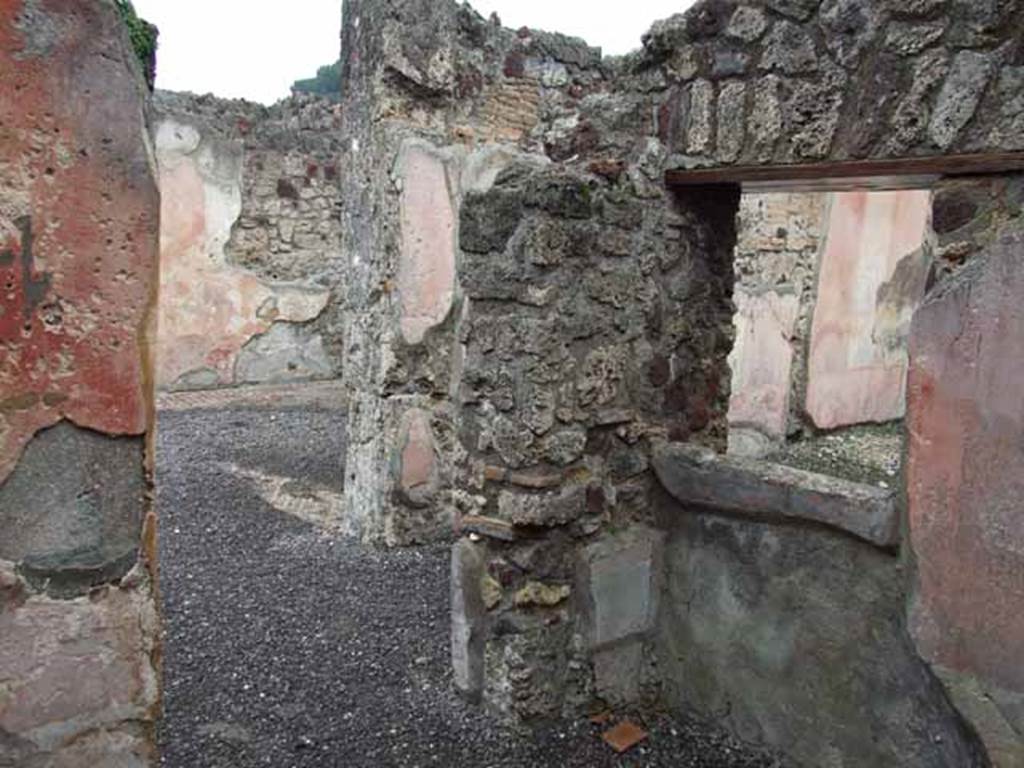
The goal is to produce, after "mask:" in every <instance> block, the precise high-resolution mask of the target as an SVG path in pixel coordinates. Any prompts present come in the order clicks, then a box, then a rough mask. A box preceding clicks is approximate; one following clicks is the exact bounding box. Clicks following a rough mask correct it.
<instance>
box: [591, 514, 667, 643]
mask: <svg viewBox="0 0 1024 768" xmlns="http://www.w3.org/2000/svg"><path fill="white" fill-rule="evenodd" d="M663 538H664V537H663V534H661V533H660V532H658V531H654V530H651V529H649V528H644V527H636V528H633V529H630V530H628V531H626V532H625V533H621V534H618V535H615V536H608V537H606V538H604V539H602V540H601V541H598V542H596V543H594V544H591V545H590V546H588V547H587V548H586V549H585V550H584V551H583V553H582V555H581V559H580V563H579V566H578V579H579V583H580V594H581V595H583V601H584V603H583V611H584V617H585V626H586V631H587V638H588V641H589V643H590V646H591V647H592V648H604V647H606V646H609V645H612V644H614V643H617V642H619V641H621V640H626V639H627V638H633V637H638V636H641V635H643V634H644V633H646V632H648V631H650V630H651V629H652V628H653V627H654V621H655V618H656V617H657V614H658V603H659V598H660V589H661V583H662V582H661V565H662V546H663Z"/></svg>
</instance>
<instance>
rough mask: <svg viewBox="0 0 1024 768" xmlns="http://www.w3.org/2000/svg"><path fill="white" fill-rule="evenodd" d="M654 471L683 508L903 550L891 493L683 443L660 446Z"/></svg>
mask: <svg viewBox="0 0 1024 768" xmlns="http://www.w3.org/2000/svg"><path fill="white" fill-rule="evenodd" d="M652 465H653V466H654V471H655V474H656V475H657V477H658V480H660V481H661V483H662V485H663V486H664V487H665V488H666V490H668V492H669V493H670V494H672V496H673V497H675V498H676V499H677V500H679V501H681V502H682V503H683V504H691V505H696V506H699V507H703V508H706V509H715V510H725V511H729V512H733V513H740V514H746V515H750V516H754V517H760V518H768V519H775V520H779V521H795V520H804V521H808V522H814V523H821V524H824V525H828V526H831V527H833V528H837V529H839V530H842V531H846V532H847V533H851V534H853V535H854V536H857V537H858V538H861V539H864V540H865V541H868V542H870V543H872V544H875V545H877V546H880V547H895V546H896V545H898V544H899V514H898V509H897V504H896V496H895V494H894V493H893V492H892V491H891V490H886V489H882V488H876V487H875V486H872V485H864V484H861V483H854V482H850V481H848V480H841V479H838V478H833V477H827V476H825V475H817V474H814V473H812V472H805V471H803V470H799V469H792V468H790V467H784V466H781V465H778V464H770V463H766V462H759V461H753V460H748V459H732V458H728V459H727V458H723V457H719V456H716V455H715V454H714V452H712V451H709V450H707V449H706V448H699V447H696V446H691V445H685V444H681V443H669V444H665V445H661V446H658V447H657V448H656V449H655V451H654V457H653V459H652Z"/></svg>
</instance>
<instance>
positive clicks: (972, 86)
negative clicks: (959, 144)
mask: <svg viewBox="0 0 1024 768" xmlns="http://www.w3.org/2000/svg"><path fill="white" fill-rule="evenodd" d="M994 67H995V62H994V61H993V58H992V54H985V53H976V52H974V51H961V52H960V53H958V54H957V55H956V57H955V58H954V59H953V66H952V68H951V69H950V71H949V75H947V77H946V81H945V82H944V83H943V84H942V90H941V91H939V99H938V102H937V103H936V105H935V111H934V112H933V113H932V118H931V122H930V123H929V126H928V133H929V135H930V137H931V139H932V141H934V142H935V144H936V145H938V147H939V148H940V149H947V148H949V147H950V146H951V145H952V144H953V143H954V142H955V141H956V139H957V137H958V136H959V135H960V132H961V131H962V130H963V129H964V127H965V126H966V125H967V124H968V123H969V122H970V120H971V118H972V117H974V113H975V111H976V110H977V108H978V104H979V103H980V102H981V97H982V94H983V93H984V92H985V86H986V84H987V83H988V81H989V79H990V78H991V77H992V72H993V70H994Z"/></svg>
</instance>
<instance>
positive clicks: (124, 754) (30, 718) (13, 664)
mask: <svg viewBox="0 0 1024 768" xmlns="http://www.w3.org/2000/svg"><path fill="white" fill-rule="evenodd" d="M157 632H158V629H157V617H156V611H155V608H154V604H153V600H152V596H151V595H150V594H149V592H148V590H146V589H144V588H143V589H141V590H134V589H119V588H107V589H104V590H102V591H101V592H99V593H98V594H95V595H92V596H90V597H82V598H78V599H76V600H65V601H54V600H50V599H48V598H44V597H32V598H30V599H28V600H27V601H25V602H24V603H23V604H21V605H20V606H18V607H15V608H14V609H13V610H5V611H3V612H0V636H2V637H3V638H4V641H3V643H0V733H4V734H5V735H6V734H10V735H12V736H13V737H14V738H15V742H14V743H15V746H14V747H13V749H12V748H10V747H8V746H7V744H6V742H5V740H0V762H3V761H4V760H5V758H9V755H7V754H5V750H7V749H12V751H14V754H15V763H14V764H18V765H21V764H27V765H37V764H39V765H67V766H77V765H85V764H87V763H85V762H78V760H81V759H84V757H85V756H88V755H91V756H92V757H93V758H95V759H97V760H99V761H100V762H99V764H102V765H108V764H109V765H117V766H121V765H124V766H141V765H151V764H152V760H153V758H154V755H153V750H152V747H151V746H150V745H149V743H148V738H147V737H145V736H144V735H143V734H142V733H138V732H136V731H135V730H134V728H133V727H132V726H131V725H129V726H127V727H125V726H124V725H123V724H125V723H138V724H150V725H151V724H152V720H153V717H154V714H155V707H156V703H157V671H156V668H155V666H154V663H153V661H152V658H151V654H152V653H154V652H155V648H156V643H157ZM104 732H105V733H104ZM19 751H20V752H22V753H23V757H24V758H25V762H24V763H19V762H18V758H17V756H18V752H19ZM47 753H54V754H53V755H52V756H51V757H49V758H46V757H45V755H46V754H47ZM108 754H109V757H108ZM46 759H49V760H51V761H52V762H44V760H46ZM32 760H36V761H38V762H32Z"/></svg>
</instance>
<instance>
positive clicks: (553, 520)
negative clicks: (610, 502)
mask: <svg viewBox="0 0 1024 768" xmlns="http://www.w3.org/2000/svg"><path fill="white" fill-rule="evenodd" d="M586 496H587V494H586V489H585V488H583V487H582V486H570V487H567V488H564V489H562V490H561V491H558V492H557V493H521V492H515V491H502V492H501V494H500V495H499V496H498V512H499V514H500V515H501V517H502V518H503V519H505V520H509V521H511V522H512V524H513V525H520V526H542V527H547V528H550V527H555V526H560V525H566V524H568V523H571V522H572V521H574V520H577V519H578V518H580V517H581V516H582V515H583V513H584V511H585V509H586Z"/></svg>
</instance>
